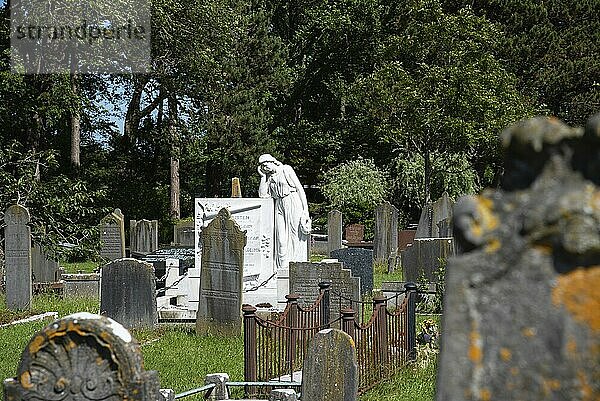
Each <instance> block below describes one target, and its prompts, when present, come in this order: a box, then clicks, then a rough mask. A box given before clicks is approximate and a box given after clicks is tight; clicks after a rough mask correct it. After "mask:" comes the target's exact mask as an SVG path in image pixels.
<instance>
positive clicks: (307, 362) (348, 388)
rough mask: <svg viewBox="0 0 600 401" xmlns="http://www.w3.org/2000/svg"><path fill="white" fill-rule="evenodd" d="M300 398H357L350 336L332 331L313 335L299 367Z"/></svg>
mask: <svg viewBox="0 0 600 401" xmlns="http://www.w3.org/2000/svg"><path fill="white" fill-rule="evenodd" d="M302 399H303V400H310V401H356V400H357V399H358V363H357V361H356V348H355V345H354V340H352V337H350V336H349V335H348V334H346V333H344V332H343V331H341V330H336V329H326V330H321V331H320V332H318V333H317V334H315V336H314V337H313V339H312V341H311V343H310V345H309V348H308V354H307V356H306V357H305V358H304V366H303V367H302Z"/></svg>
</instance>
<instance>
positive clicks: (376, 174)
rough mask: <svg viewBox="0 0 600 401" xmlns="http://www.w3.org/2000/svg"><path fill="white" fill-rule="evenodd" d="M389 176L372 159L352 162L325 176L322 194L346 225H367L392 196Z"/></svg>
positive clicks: (333, 169)
mask: <svg viewBox="0 0 600 401" xmlns="http://www.w3.org/2000/svg"><path fill="white" fill-rule="evenodd" d="M387 181H388V180H387V177H386V174H385V173H384V172H383V171H382V170H380V169H379V168H377V166H375V163H374V162H373V160H371V159H366V160H365V159H357V160H352V161H349V162H346V163H343V164H340V165H339V166H336V167H334V168H332V169H331V170H329V171H328V172H327V173H325V175H324V177H323V184H322V185H321V191H322V192H323V194H324V195H325V197H326V199H327V200H328V202H329V205H330V207H331V208H332V209H337V210H339V211H340V212H342V214H343V216H344V223H345V224H351V223H358V222H365V221H367V220H369V219H372V218H373V210H374V209H375V208H376V207H377V205H379V204H380V203H381V202H382V201H383V200H384V199H385V197H386V195H387V193H388V183H387Z"/></svg>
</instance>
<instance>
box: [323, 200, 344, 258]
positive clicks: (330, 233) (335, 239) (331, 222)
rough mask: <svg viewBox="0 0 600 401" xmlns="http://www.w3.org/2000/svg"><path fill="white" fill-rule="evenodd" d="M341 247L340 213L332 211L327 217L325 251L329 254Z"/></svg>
mask: <svg viewBox="0 0 600 401" xmlns="http://www.w3.org/2000/svg"><path fill="white" fill-rule="evenodd" d="M341 247H342V212H340V211H339V210H332V211H331V212H329V214H328V215H327V250H328V252H329V254H330V255H331V252H332V251H334V250H336V249H340V248H341Z"/></svg>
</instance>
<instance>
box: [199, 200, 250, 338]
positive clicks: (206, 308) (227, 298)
mask: <svg viewBox="0 0 600 401" xmlns="http://www.w3.org/2000/svg"><path fill="white" fill-rule="evenodd" d="M245 246H246V232H245V231H242V230H240V227H239V225H238V224H237V223H236V222H235V220H233V218H232V217H231V213H230V212H229V211H228V210H227V209H225V208H223V209H221V210H220V211H219V214H218V215H217V217H216V218H215V219H214V220H213V221H211V222H210V224H209V225H208V227H206V228H205V229H204V230H202V270H201V271H200V296H199V303H198V315H197V318H196V332H197V333H199V334H206V333H213V334H215V333H216V334H239V333H240V332H241V328H242V319H241V310H242V277H243V268H244V247H245Z"/></svg>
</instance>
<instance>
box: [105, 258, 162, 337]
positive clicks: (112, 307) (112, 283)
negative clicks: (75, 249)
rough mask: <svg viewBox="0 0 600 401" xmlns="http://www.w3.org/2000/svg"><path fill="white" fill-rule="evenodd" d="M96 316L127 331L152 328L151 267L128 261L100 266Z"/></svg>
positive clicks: (153, 287) (153, 290)
mask: <svg viewBox="0 0 600 401" xmlns="http://www.w3.org/2000/svg"><path fill="white" fill-rule="evenodd" d="M100 312H101V313H102V314H103V315H105V316H108V317H110V318H111V319H114V320H116V321H117V322H119V323H121V324H122V325H123V326H125V327H127V328H128V329H132V328H140V327H153V326H155V325H156V324H157V323H158V314H157V312H156V276H155V273H154V267H153V266H152V265H151V264H150V263H147V262H142V261H140V260H137V259H131V258H125V259H119V260H115V261H112V262H110V263H108V264H106V265H104V266H102V268H101V269H100Z"/></svg>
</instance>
